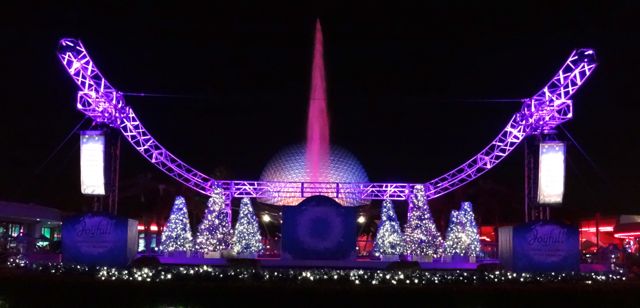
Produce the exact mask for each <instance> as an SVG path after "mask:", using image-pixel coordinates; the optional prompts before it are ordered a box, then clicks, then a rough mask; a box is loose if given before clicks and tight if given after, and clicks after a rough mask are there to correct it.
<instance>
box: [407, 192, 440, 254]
mask: <svg viewBox="0 0 640 308" xmlns="http://www.w3.org/2000/svg"><path fill="white" fill-rule="evenodd" d="M408 216H409V219H408V221H407V225H406V226H405V231H404V245H405V252H406V253H407V254H410V255H413V256H426V257H430V258H433V257H438V256H440V255H441V254H442V245H443V241H442V237H441V236H440V232H438V230H437V229H436V224H435V223H434V222H433V217H432V216H431V211H430V210H429V205H428V204H427V198H426V196H425V191H424V186H422V185H416V186H415V188H414V189H413V195H411V198H410V199H409V215H408Z"/></svg>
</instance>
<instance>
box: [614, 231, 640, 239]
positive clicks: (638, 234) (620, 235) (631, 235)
mask: <svg viewBox="0 0 640 308" xmlns="http://www.w3.org/2000/svg"><path fill="white" fill-rule="evenodd" d="M613 236H614V237H617V238H634V237H640V232H627V233H616V234H614V235H613Z"/></svg>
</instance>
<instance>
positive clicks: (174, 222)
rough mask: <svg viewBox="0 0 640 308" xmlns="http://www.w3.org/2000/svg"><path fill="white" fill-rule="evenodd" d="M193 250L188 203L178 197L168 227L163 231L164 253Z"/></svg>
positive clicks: (162, 248) (161, 248)
mask: <svg viewBox="0 0 640 308" xmlns="http://www.w3.org/2000/svg"><path fill="white" fill-rule="evenodd" d="M192 248H193V239H192V237H191V226H190V225H189V214H188V212H187V202H186V201H185V200H184V198H183V197H182V196H177V197H176V200H175V201H174V203H173V208H172V209H171V215H170V216H169V221H168V222H167V225H166V227H165V228H164V230H162V245H161V246H160V250H161V251H163V252H173V251H190V250H191V249H192Z"/></svg>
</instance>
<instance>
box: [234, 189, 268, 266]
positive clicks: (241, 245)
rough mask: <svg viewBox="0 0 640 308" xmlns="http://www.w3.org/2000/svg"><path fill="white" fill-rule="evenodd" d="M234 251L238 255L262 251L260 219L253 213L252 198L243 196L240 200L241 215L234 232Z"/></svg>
mask: <svg viewBox="0 0 640 308" xmlns="http://www.w3.org/2000/svg"><path fill="white" fill-rule="evenodd" d="M232 243H233V244H232V248H233V252H234V253H235V254H236V255H251V254H258V253H260V252H261V251H262V237H261V236H260V229H259V228H258V219H256V215H255V214H254V213H253V207H251V200H250V199H249V198H243V199H242V201H241V202H240V215H239V216H238V222H237V223H236V228H235V230H234V233H233V241H232Z"/></svg>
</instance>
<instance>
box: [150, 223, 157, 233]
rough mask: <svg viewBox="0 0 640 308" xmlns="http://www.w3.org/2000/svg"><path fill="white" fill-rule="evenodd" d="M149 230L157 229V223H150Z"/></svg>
mask: <svg viewBox="0 0 640 308" xmlns="http://www.w3.org/2000/svg"><path fill="white" fill-rule="evenodd" d="M149 230H151V231H153V232H156V231H158V225H156V224H152V225H151V226H150V227H149Z"/></svg>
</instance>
